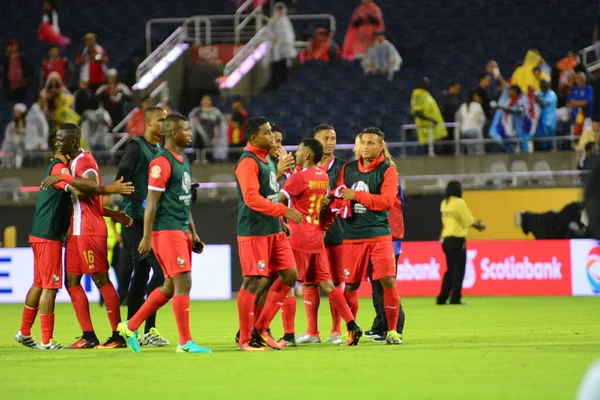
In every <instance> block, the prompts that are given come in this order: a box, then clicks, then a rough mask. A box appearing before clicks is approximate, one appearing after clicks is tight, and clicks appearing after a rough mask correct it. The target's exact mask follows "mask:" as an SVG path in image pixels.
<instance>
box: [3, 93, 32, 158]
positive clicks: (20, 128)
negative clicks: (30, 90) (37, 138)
mask: <svg viewBox="0 0 600 400" xmlns="http://www.w3.org/2000/svg"><path fill="white" fill-rule="evenodd" d="M26 112H27V106H25V104H22V103H17V104H15V106H14V107H13V119H12V120H11V121H10V122H9V123H8V125H7V126H6V131H5V132H4V141H3V142H2V151H3V152H5V153H9V154H7V155H6V157H7V159H6V160H5V164H6V165H9V166H12V165H14V167H15V168H21V167H22V166H23V157H24V155H25V142H26V140H27V138H28V137H32V136H33V135H34V134H35V133H33V132H32V127H31V126H29V125H27V121H26V119H25V113H26ZM13 161H14V163H13Z"/></svg>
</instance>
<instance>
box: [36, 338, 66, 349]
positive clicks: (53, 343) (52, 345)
mask: <svg viewBox="0 0 600 400" xmlns="http://www.w3.org/2000/svg"><path fill="white" fill-rule="evenodd" d="M38 348H39V349H40V350H60V349H64V348H65V346H63V345H62V344H60V343H58V342H57V341H56V340H54V339H50V342H49V343H48V344H43V343H41V344H40V345H39V346H38Z"/></svg>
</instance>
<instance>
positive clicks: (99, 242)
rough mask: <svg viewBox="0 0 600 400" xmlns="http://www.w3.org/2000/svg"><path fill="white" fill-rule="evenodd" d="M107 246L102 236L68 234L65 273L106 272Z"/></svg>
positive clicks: (87, 273) (90, 273)
mask: <svg viewBox="0 0 600 400" xmlns="http://www.w3.org/2000/svg"><path fill="white" fill-rule="evenodd" d="M108 268H109V266H108V246H107V244H106V237H104V236H69V237H68V238H67V246H66V254H65V270H66V272H67V274H75V275H93V274H100V273H104V272H108Z"/></svg>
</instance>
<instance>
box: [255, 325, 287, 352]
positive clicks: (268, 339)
mask: <svg viewBox="0 0 600 400" xmlns="http://www.w3.org/2000/svg"><path fill="white" fill-rule="evenodd" d="M252 338H253V339H254V340H255V341H256V343H258V344H260V345H265V346H269V347H270V348H272V349H275V350H281V349H282V347H281V346H279V344H277V342H276V341H275V339H273V336H271V334H270V333H269V332H268V331H267V330H264V331H258V330H256V328H252Z"/></svg>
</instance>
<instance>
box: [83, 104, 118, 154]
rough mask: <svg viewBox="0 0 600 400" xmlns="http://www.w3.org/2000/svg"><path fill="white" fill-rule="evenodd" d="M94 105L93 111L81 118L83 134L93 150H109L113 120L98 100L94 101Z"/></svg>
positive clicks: (86, 112)
mask: <svg viewBox="0 0 600 400" xmlns="http://www.w3.org/2000/svg"><path fill="white" fill-rule="evenodd" d="M93 105H94V108H93V109H90V110H86V111H85V112H84V113H83V115H82V116H81V134H82V136H83V138H84V139H85V142H86V143H87V145H88V146H89V148H90V149H91V150H108V149H109V148H110V146H111V144H112V143H111V141H112V135H111V134H110V128H112V120H111V119H110V114H109V112H108V111H107V110H105V109H104V108H103V107H102V103H100V101H99V100H98V99H97V98H94V99H93Z"/></svg>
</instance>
